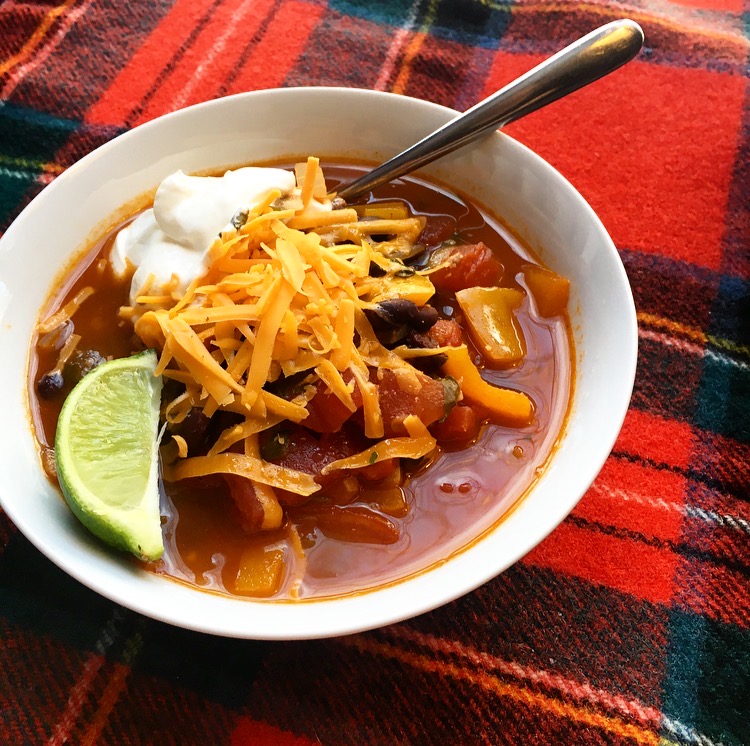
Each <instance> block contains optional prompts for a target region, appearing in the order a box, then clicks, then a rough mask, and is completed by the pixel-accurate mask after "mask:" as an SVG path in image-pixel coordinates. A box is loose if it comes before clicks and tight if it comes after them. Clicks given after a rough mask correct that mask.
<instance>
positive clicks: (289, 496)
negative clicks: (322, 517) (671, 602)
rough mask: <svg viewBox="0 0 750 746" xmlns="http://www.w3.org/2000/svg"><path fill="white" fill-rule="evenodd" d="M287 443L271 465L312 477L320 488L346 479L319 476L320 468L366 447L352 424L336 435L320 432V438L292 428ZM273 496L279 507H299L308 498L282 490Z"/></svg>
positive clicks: (341, 474)
mask: <svg viewBox="0 0 750 746" xmlns="http://www.w3.org/2000/svg"><path fill="white" fill-rule="evenodd" d="M286 441H287V447H286V448H285V450H284V453H283V454H282V455H281V456H280V457H279V458H278V459H273V461H274V463H276V464H279V465H280V466H285V467H287V468H289V469H294V470H296V471H302V472H304V473H305V474H312V475H313V476H314V477H315V481H316V482H317V483H318V484H319V485H320V486H321V487H327V486H330V485H332V484H334V483H335V482H337V481H338V480H340V479H344V478H345V477H346V476H347V472H345V471H335V472H333V473H331V474H325V475H324V474H321V472H322V470H323V467H325V466H327V465H328V464H330V463H331V462H332V461H336V460H338V459H340V458H347V457H349V456H353V455H354V454H355V453H359V452H360V451H364V450H365V448H367V446H368V445H369V443H368V441H367V440H366V438H365V437H364V435H363V434H362V433H361V432H360V431H359V428H357V427H355V426H354V425H344V427H343V428H342V429H341V430H340V431H339V432H337V433H323V434H322V435H320V436H317V435H315V434H314V433H311V432H310V431H309V430H306V429H305V428H303V427H295V428H293V429H292V430H290V431H289V432H288V433H287V434H286ZM276 496H277V497H278V499H279V502H280V503H281V504H282V505H300V504H301V503H303V502H306V501H307V500H308V499H309V498H307V497H305V496H303V495H296V494H295V493H293V492H286V491H285V490H276Z"/></svg>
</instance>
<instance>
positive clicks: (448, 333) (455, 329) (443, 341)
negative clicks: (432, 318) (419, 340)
mask: <svg viewBox="0 0 750 746" xmlns="http://www.w3.org/2000/svg"><path fill="white" fill-rule="evenodd" d="M427 336H428V337H429V338H430V339H431V340H432V341H433V342H435V344H437V346H438V347H460V346H461V345H462V344H463V343H464V335H463V332H462V331H461V327H460V326H459V325H458V323H457V322H455V321H451V320H449V319H439V320H438V321H436V322H435V324H434V325H433V327H432V329H430V330H429V331H428V332H427Z"/></svg>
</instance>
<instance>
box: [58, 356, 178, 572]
mask: <svg viewBox="0 0 750 746" xmlns="http://www.w3.org/2000/svg"><path fill="white" fill-rule="evenodd" d="M156 364H157V357H156V353H155V352H154V351H153V350H147V351H146V352H142V353H139V354H137V355H133V356H132V357H128V358H120V359H117V360H111V361H109V362H106V363H103V364H102V365H100V366H98V367H97V368H94V370H92V371H91V372H90V373H89V374H88V375H86V376H84V377H83V378H82V379H81V381H80V382H79V383H78V384H77V385H76V386H75V388H74V389H73V390H72V391H71V392H70V394H69V396H68V398H67V399H66V400H65V404H64V405H63V408H62V411H61V412H60V418H59V420H58V424H57V434H56V437H55V461H56V464H57V474H58V479H59V482H60V488H61V489H62V492H63V495H64V496H65V500H66V501H67V503H68V505H69V506H70V509H71V510H72V512H73V514H74V515H75V516H76V517H77V518H78V519H79V520H80V521H81V523H82V524H83V525H84V526H86V528H88V529H89V531H91V532H92V533H93V534H95V535H96V536H98V537H99V538H100V539H102V540H103V541H104V542H106V543H107V544H109V545H110V546H112V547H115V548H117V549H123V550H126V551H128V552H131V553H133V554H134V555H135V556H136V557H138V558H140V559H143V560H155V559H158V558H159V557H161V555H162V553H163V551H164V539H163V537H162V531H161V515H160V512H159V451H158V446H159V437H158V435H159V434H158V428H159V404H160V400H161V387H162V381H161V377H159V376H154V371H155V370H156Z"/></svg>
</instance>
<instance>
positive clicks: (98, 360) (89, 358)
mask: <svg viewBox="0 0 750 746" xmlns="http://www.w3.org/2000/svg"><path fill="white" fill-rule="evenodd" d="M104 362H106V359H105V358H104V356H103V355H101V354H100V353H99V351H98V350H76V351H75V352H74V353H73V354H72V355H71V356H70V359H69V360H68V362H67V363H65V367H64V368H63V376H64V377H65V381H66V383H69V384H71V385H73V386H75V384H77V383H78V381H80V380H81V379H82V378H83V377H84V376H85V375H86V374H87V373H91V371H92V370H94V368H96V367H97V366H98V365H101V364H102V363H104Z"/></svg>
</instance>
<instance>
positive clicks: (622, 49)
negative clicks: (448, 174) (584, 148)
mask: <svg viewBox="0 0 750 746" xmlns="http://www.w3.org/2000/svg"><path fill="white" fill-rule="evenodd" d="M642 44H643V31H642V29H641V27H640V26H639V25H638V24H637V23H636V22H635V21H631V20H629V19H623V20H619V21H612V23H608V24H606V25H605V26H601V27H600V28H598V29H596V30H595V31H592V32H591V33H590V34H586V36H584V37H582V38H581V39H579V40H578V41H575V42H573V44H571V45H570V46H567V47H565V49H562V50H561V51H559V52H558V53H557V54H555V55H554V56H552V57H550V58H549V59H548V60H545V61H544V62H542V63H541V64H540V65H537V66H536V67H535V68H533V69H532V70H529V72H527V73H525V74H524V75H522V76H521V77H520V78H516V80H514V81H513V82H512V83H509V84H508V85H506V86H505V87H504V88H501V89H500V90H499V91H497V93H493V94H492V95H491V96H489V97H488V98H486V99H484V101H480V102H479V103H478V104H476V106H473V107H472V108H471V109H469V110H468V111H466V112H464V113H463V114H460V115H459V116H457V117H456V118H455V119H452V120H451V121H450V122H448V123H447V124H445V125H443V126H442V127H440V129H438V130H435V132H433V133H432V134H431V135H428V136H427V137H425V138H424V139H423V140H420V141H419V142H418V143H416V144H415V145H412V146H411V147H410V148H408V149H407V150H404V151H403V152H402V153H399V154H398V155H397V156H394V157H393V158H391V159H390V160H388V161H386V162H385V163H383V164H381V165H380V166H378V167H377V168H375V169H373V170H372V171H370V172H369V173H366V174H365V175H364V176H361V177H360V178H359V179H356V180H355V181H353V182H352V183H351V184H348V185H347V186H345V187H343V188H341V189H339V190H338V195H339V196H340V197H343V198H344V199H347V200H350V199H354V198H356V197H359V196H360V195H361V194H364V193H365V192H367V191H369V190H370V189H374V188H375V187H378V186H380V185H381V184H385V183H386V182H388V181H392V180H393V179H397V178H398V177H399V176H403V175H404V174H407V173H409V172H411V171H414V170H416V169H417V168H421V167H422V166H426V165H427V164H428V163H431V162H432V161H434V160H436V159H437V158H441V157H442V156H444V155H447V154H448V153H452V152H453V151H454V150H457V149H458V148H462V147H463V146H464V145H468V144H469V143H470V142H473V141H474V140H476V139H478V138H480V137H482V136H484V135H486V134H488V133H489V132H492V131H494V130H496V129H497V128H498V127H502V126H504V125H506V124H509V123H510V122H514V121H515V120H516V119H520V118H521V117H523V116H526V114H530V113H531V112H533V111H536V110H537V109H541V108H542V107H543V106H546V105H547V104H549V103H552V102H553V101H557V99H558V98H562V97H563V96H566V95H567V94H569V93H572V92H573V91H576V90H578V89H579V88H583V86H585V85H588V84H589V83H593V82H594V81H595V80H598V79H599V78H602V77H604V76H605V75H607V74H609V73H611V72H612V71H613V70H616V69H617V68H618V67H620V66H622V65H624V64H625V63H626V62H628V61H629V60H631V59H633V57H635V55H636V54H638V51H639V50H640V48H641V46H642Z"/></svg>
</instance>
